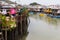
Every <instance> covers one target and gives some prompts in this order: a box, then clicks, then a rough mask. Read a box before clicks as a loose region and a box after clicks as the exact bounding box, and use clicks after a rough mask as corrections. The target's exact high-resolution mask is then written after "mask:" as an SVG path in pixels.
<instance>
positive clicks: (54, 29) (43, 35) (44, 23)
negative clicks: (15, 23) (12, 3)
mask: <svg viewBox="0 0 60 40" xmlns="http://www.w3.org/2000/svg"><path fill="white" fill-rule="evenodd" d="M29 19H30V24H29V28H28V31H29V34H28V36H27V37H26V38H25V40H60V19H58V18H51V17H48V16H46V15H45V16H43V17H41V16H39V14H34V15H31V16H30V17H29Z"/></svg>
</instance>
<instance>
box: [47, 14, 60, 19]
mask: <svg viewBox="0 0 60 40" xmlns="http://www.w3.org/2000/svg"><path fill="white" fill-rule="evenodd" d="M47 16H50V17H52V18H60V15H52V14H48V15H47Z"/></svg>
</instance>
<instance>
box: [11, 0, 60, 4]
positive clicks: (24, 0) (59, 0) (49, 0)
mask: <svg viewBox="0 0 60 40" xmlns="http://www.w3.org/2000/svg"><path fill="white" fill-rule="evenodd" d="M11 1H12V0H11ZM13 1H16V2H18V3H20V4H22V5H25V4H27V5H28V4H30V3H32V2H37V3H39V4H43V5H51V4H54V5H56V4H58V5H60V0H13Z"/></svg>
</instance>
